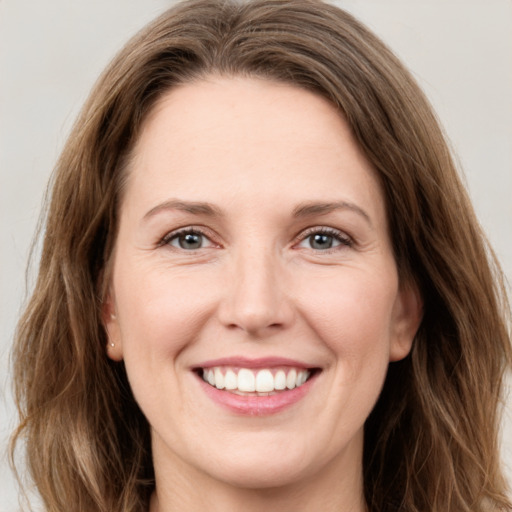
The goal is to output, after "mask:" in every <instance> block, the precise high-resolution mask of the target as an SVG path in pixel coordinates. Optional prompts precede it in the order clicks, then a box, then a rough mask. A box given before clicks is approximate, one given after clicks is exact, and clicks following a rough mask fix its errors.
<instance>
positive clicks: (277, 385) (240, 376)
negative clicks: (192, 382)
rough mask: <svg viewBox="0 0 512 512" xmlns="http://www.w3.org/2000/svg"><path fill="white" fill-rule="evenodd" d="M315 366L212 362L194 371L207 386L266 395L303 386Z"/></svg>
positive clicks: (233, 391)
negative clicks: (244, 365) (241, 365)
mask: <svg viewBox="0 0 512 512" xmlns="http://www.w3.org/2000/svg"><path fill="white" fill-rule="evenodd" d="M318 371H319V370H318V369H315V368H308V369H306V368H294V367H282V368H260V369H249V368H236V367H224V366H214V367H211V368H199V369H197V373H198V375H199V376H200V377H202V379H203V380H204V381H205V382H207V383H208V384H209V385H210V386H212V387H214V388H216V389H218V390H223V391H227V392H230V393H233V394H236V395H242V396H247V395H248V396H269V395H275V394H278V393H283V392H286V391H290V390H292V389H295V388H300V387H301V386H303V385H304V384H305V383H306V382H307V381H308V380H309V379H310V378H311V377H312V376H313V375H314V374H315V373H318Z"/></svg>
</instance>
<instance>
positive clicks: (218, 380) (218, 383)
mask: <svg viewBox="0 0 512 512" xmlns="http://www.w3.org/2000/svg"><path fill="white" fill-rule="evenodd" d="M214 375H215V387H216V388H217V389H224V386H225V384H224V375H222V372H221V371H220V368H215V372H214Z"/></svg>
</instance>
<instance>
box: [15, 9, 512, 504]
mask: <svg viewBox="0 0 512 512" xmlns="http://www.w3.org/2000/svg"><path fill="white" fill-rule="evenodd" d="M497 269H498V267H497V264H496V263H495V262H494V260H493V258H492V257H489V256H488V249H487V246H486V243H485V239H484V237H483V235H482V233H481V232H480V230H479V228H478V224H477V222H476V219H475V216H474V213H473V210H472V208H471V205H470V204H469V201H468V199H467V196H466V193H465V191H464V189H463V187H462V185H461V183H460V180H459V178H458V177H457V174H456V172H455V168H454V165H453V162H452V159H451V156H450V154H449V151H448V149H447V146H446V143H445V142H444V140H443V137H442V134H441V131H440V129H439V127H438V125H437V122H436V120H435V117H434V115H433V114H432V112H431V109H430V107H429V105H428V103H427V102H426V100H425V98H424V97H423V95H422V94H421V92H420V91H419V89H418V87H417V86H416V84H415V83H414V81H413V80H412V78H411V77H410V75H409V74H408V73H407V72H406V71H405V70H404V68H403V67H402V65H401V64H400V63H399V62H398V61H397V59H396V58H395V57H394V56H393V55H392V54H391V52H390V51H389V50H388V49H387V48H386V47H385V46H384V45H383V44H382V43H381V42H380V41H379V40H378V39H377V38H376V37H375V36H373V35H372V34H371V33H369V32H368V31H367V29H365V28H364V27H362V26H361V25H360V24H359V23H358V22H356V21H355V20H354V19H353V18H352V17H351V16H349V15H347V14H346V13H344V12H343V11H341V10H339V9H337V8H334V7H331V6H329V5H327V4H323V3H320V2H316V1H306V0H305V1H302V0H300V1H279V2H275V1H269V0H264V1H256V2H249V3H242V4H240V3H229V2H219V1H207V0H198V1H193V2H189V3H185V4H181V5H179V6H178V7H176V8H175V9H171V10H169V11H168V12H167V13H165V14H164V15H163V16H161V17H160V18H158V19H157V20H156V21H155V22H154V23H153V24H151V25H150V26H149V27H148V28H147V29H146V30H144V31H143V32H142V33H140V34H139V35H138V36H136V38H134V39H133V40H132V41H131V42H130V43H129V44H128V45H127V46H126V47H125V48H124V49H123V50H122V51H121V53H120V54H119V55H118V57H117V58H116V59H115V60H114V62H113V63H112V64H111V65H110V66H109V68H108V69H107V70H106V71H105V73H104V75H103V77H102V78H101V79H100V81H99V83H98V85H97V86H96V88H95V90H94V91H93V92H92V94H91V97H90V99H89V101H88V102H87V104H86V106H85V107H84V110H83V112H82V115H81V117H80V119H79V120H78V122H77V124H76V126H75V129H74V131H73V133H72V135H71V137H70V139H69V141H68V144H67V146H66V148H65V150H64V152H63V154H62V156H61V159H60V161H59V164H58V167H57V170H56V174H55V177H54V184H53V191H52V196H51V202H50V205H49V210H48V217H47V224H46V231H45V243H44V248H43V254H42V259H41V266H40V272H39V279H38V283H37V286H36V291H35V293H34V295H33V297H32V300H31V302H30V304H29V306H28V308H27V310H26V313H25V315H24V317H23V318H22V320H21V322H20V325H19V329H18V334H17V342H16V343H17V344H16V348H15V371H16V375H15V378H16V386H17V387H16V390H17V401H18V404H19V406H20V414H21V424H20V427H19V429H18V432H17V437H18V438H19V437H20V436H23V437H24V438H25V439H26V443H27V451H28V461H29V467H30V470H31V472H32V476H33V478H34V480H35V482H36V484H37V486H38V489H39V491H40V493H41V495H42V497H43V500H44V502H45V505H46V507H47V509H48V510H66V511H69V510H101V511H114V510H123V511H124V510H134V511H135V510H151V511H167V510H182V511H186V510H198V509H199V507H201V508H203V507H209V508H211V509H213V510H240V509H246V510H262V509H264V508H266V509H270V510H273V509H275V510H322V511H328V510H351V511H360V510H361V511H362V510H372V511H385V510H407V511H409V510H410V511H426V510H429V511H446V510H450V511H459V510H460V511H463V510H464V511H469V510H471V511H480V510H482V511H483V510H493V509H497V510H499V509H503V510H507V509H510V507H511V505H510V502H509V501H508V499H507V497H506V496H505V484H504V481H503V477H502V474H501V470H500V462H499V454H498V450H497V429H498V422H499V415H498V402H499V396H500V389H501V380H502V376H503V373H504V371H505V369H506V368H507V367H508V366H510V362H511V349H510V339H509V335H508V333H507V326H506V311H507V303H506V297H505V294H504V291H503V285H502V282H503V281H502V278H501V277H500V274H499V270H497Z"/></svg>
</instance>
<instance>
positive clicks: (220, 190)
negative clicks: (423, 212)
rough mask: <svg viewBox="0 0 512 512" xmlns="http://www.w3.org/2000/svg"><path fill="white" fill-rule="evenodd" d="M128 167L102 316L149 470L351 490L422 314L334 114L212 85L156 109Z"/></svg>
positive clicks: (266, 87) (320, 102)
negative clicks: (386, 387) (334, 479)
mask: <svg viewBox="0 0 512 512" xmlns="http://www.w3.org/2000/svg"><path fill="white" fill-rule="evenodd" d="M128 173H129V175H128V181H127V187H126V189H125V195H124V197H123V201H122V205H121V210H120V227H119V233H118V237H117V242H116V247H115V251H114V256H113V258H114V260H113V273H112V279H111V285H110V292H109V296H108V300H107V302H106V305H105V309H104V316H105V324H106V327H107V329H108V332H109V336H110V342H112V343H114V344H115V346H114V347H111V346H110V345H109V347H108V352H109V356H110V357H112V358H113V359H116V360H120V359H123V360H124V362H125V365H126V370H127V373H128V378H129V381H130V384H131V387H132V389H133V393H134V395H135V398H136V400H137V402H138V404H139V405H140V407H141V409H142V411H143V413H144V414H145V416H146V418H147V420H148V422H149V424H150V426H151V431H152V444H153V456H154V463H155V470H156V471H157V475H158V472H159V471H167V470H169V471H171V470H177V469H179V474H180V475H182V476H183V475H185V477H189V478H193V479H194V480H193V481H198V479H200V478H203V477H204V478H207V479H210V480H211V479H213V480H211V481H218V482H219V481H222V482H224V483H228V484H232V485H237V486H247V487H253V488H256V487H270V486H272V487H275V486H279V485H284V484H287V483H292V482H300V481H305V479H312V478H313V477H315V476H318V475H324V476H326V475H327V474H334V473H333V472H335V473H337V474H339V475H341V474H344V472H345V473H347V468H349V472H352V473H353V474H354V475H355V478H358V477H359V475H360V472H361V455H362V443H363V424H364V422H365V420H366V418H367V416H368V414H369V413H370V411H371V409H372V407H373V406H374V404H375V402H376V400H377V398H378V396H379V393H380V391H381V387H382V385H383V381H384V378H385V375H386V371H387V368H388V363H389V362H390V361H393V360H398V359H401V358H403V357H405V356H406V355H407V353H408V352H409V349H410V346H411V342H412V338H413V336H414V333H415V331H416V328H417V324H418V321H419V315H420V313H419V310H420V305H419V300H418V297H417V295H416V293H415V292H414V291H413V290H412V289H411V288H409V287H400V286H399V282H398V277H397V269H396V265H395V261H394V258H393V253H392V248H391V244H390V237H389V233H388V225H387V221H386V212H385V206H384V200H383V196H382V192H381V190H380V187H379V183H378V181H377V179H376V177H375V174H374V172H373V170H372V168H371V166H370V165H369V163H368V162H367V160H366V159H365V157H364V156H363V154H362V153H361V151H360V150H359V148H358V146H357V145H356V143H355V142H354V139H353V138H352V136H351V133H350V131H349V129H348V127H347V124H346V123H345V122H344V120H343V118H342V116H341V115H340V113H339V112H338V111H336V109H335V108H334V107H333V106H332V105H331V104H330V103H328V102H327V101H326V100H324V99H322V98H320V97H319V96H317V95H315V94H313V93H311V92H307V91H305V90H302V89H299V88H295V87H292V86H289V85H283V84H276V83H273V82H269V81H264V80H257V79H242V78H218V77H211V78H210V79H208V80H204V81H200V82H196V83H192V84H188V85H184V86H180V87H177V88H175V89H173V90H172V91H171V92H169V93H167V94H166V95H165V96H164V97H163V98H162V99H161V101H160V102H159V103H158V105H157V106H156V107H155V108H154V110H153V111H152V113H151V114H150V116H149V117H148V119H147V120H146V121H145V124H144V127H143V130H142V133H141V136H140V139H139V140H138V143H137V145H136V147H135V150H134V158H133V161H132V162H131V164H130V169H129V171H128ZM305 379H306V380H305Z"/></svg>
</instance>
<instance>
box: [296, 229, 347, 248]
mask: <svg viewBox="0 0 512 512" xmlns="http://www.w3.org/2000/svg"><path fill="white" fill-rule="evenodd" d="M302 237H303V239H302V240H301V242H300V243H299V244H298V246H297V247H303V248H307V249H313V250H315V251H326V250H329V249H334V248H336V247H340V246H346V247H351V246H352V239H351V238H350V237H349V236H348V235H345V234H344V233H342V232H341V231H338V230H337V229H332V228H322V229H319V228H314V229H313V230H309V231H307V232H306V233H305V234H303V235H302Z"/></svg>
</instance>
